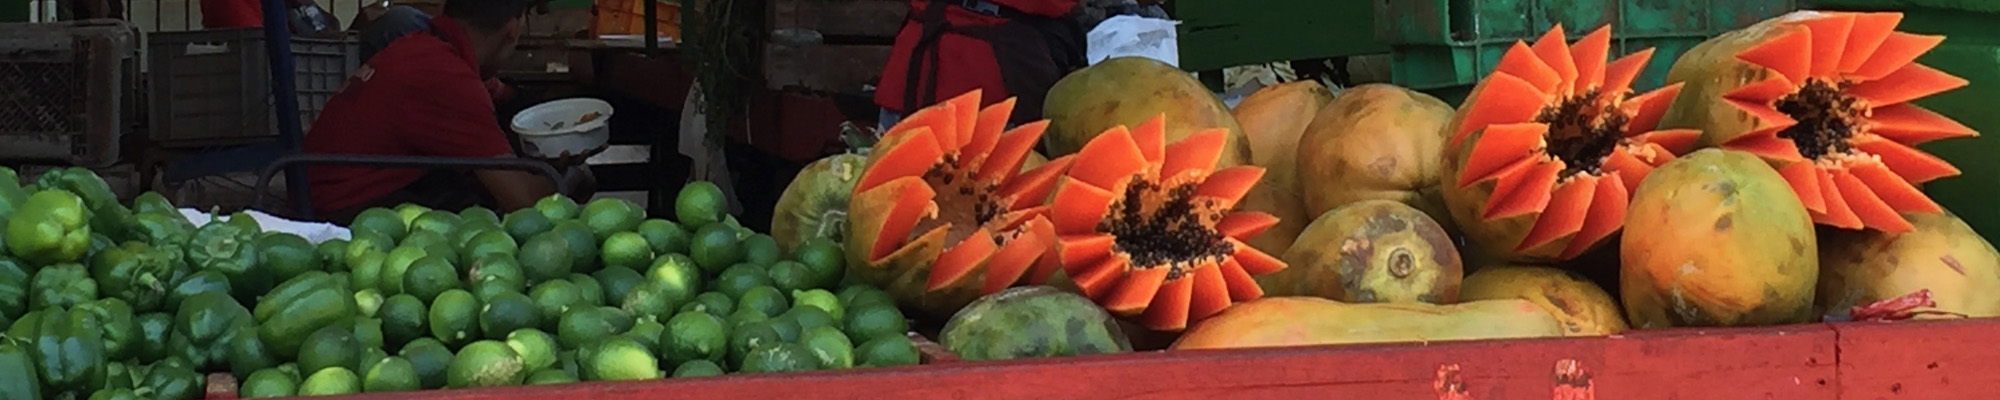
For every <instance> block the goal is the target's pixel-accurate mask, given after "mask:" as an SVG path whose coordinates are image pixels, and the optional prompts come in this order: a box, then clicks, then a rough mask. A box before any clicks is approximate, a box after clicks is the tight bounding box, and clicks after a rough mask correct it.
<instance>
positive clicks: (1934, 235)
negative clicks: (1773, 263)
mask: <svg viewBox="0 0 2000 400" xmlns="http://www.w3.org/2000/svg"><path fill="white" fill-rule="evenodd" d="M1904 218H1906V219H1908V220H1909V221H1910V223H1911V224H1912V226H1913V228H1914V229H1911V230H1910V231H1909V232H1905V233H1887V232H1882V231H1878V230H1846V229H1828V228H1823V229H1821V236H1820V247H1819V252H1820V257H1819V260H1820V270H1819V271H1820V275H1819V294H1818V300H1819V309H1820V313H1821V315H1838V314H1842V313H1845V312H1847V311H1848V310H1849V309H1850V308H1852V307H1855V306H1862V305H1868V304H1871V303H1874V302H1877V301H1882V300H1887V299H1892V298H1897V297H1900V296H1905V295H1909V294H1911V293H1915V292H1917V291H1920V290H1926V289H1928V290H1930V292H1931V300H1932V301H1936V302H1937V305H1936V306H1934V307H1932V308H1933V309H1934V311H1939V312H1940V313H1920V314H1917V315H1916V316H1915V317H1916V318H1919V319H1924V318H1936V317H1944V316H1961V317H1972V318H1985V317H1995V316H2000V253H1996V252H1995V250H1994V248H1993V244H1992V243H1989V242H1987V241H1986V239H1985V238H1983V237H1980V236H1979V233H1977V232H1974V231H1973V230H1972V227H1971V226H1969V225H1966V224H1965V221H1963V220H1960V219H1959V218H1958V216H1956V215H1953V214H1951V213H1950V212H1945V213H1938V214H1907V215H1905V216H1904Z"/></svg>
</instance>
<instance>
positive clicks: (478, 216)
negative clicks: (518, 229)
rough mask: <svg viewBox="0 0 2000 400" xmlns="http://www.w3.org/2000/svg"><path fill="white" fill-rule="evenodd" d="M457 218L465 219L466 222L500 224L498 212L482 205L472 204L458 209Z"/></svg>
mask: <svg viewBox="0 0 2000 400" xmlns="http://www.w3.org/2000/svg"><path fill="white" fill-rule="evenodd" d="M458 219H459V220H460V221H465V223H467V224H491V225H500V214H499V213H495V212H493V209H491V208H486V207H483V206H472V207H471V208H467V209H464V210H459V211H458Z"/></svg>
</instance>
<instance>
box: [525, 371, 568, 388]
mask: <svg viewBox="0 0 2000 400" xmlns="http://www.w3.org/2000/svg"><path fill="white" fill-rule="evenodd" d="M576 382H578V381H577V379H576V375H571V374H570V373H569V371H564V370H560V369H544V370H539V371H535V373H534V374H530V375H528V380H527V381H525V382H521V383H523V384H527V385H561V384H565V383H576Z"/></svg>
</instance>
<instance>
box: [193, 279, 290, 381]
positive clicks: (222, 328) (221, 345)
mask: <svg viewBox="0 0 2000 400" xmlns="http://www.w3.org/2000/svg"><path fill="white" fill-rule="evenodd" d="M255 321H256V320H254V319H252V317H251V315H250V310H248V309H245V308H243V305H242V304H239V303H237V302H236V299H234V298H231V297H230V296H229V294H227V293H221V292H203V293H200V294H196V295H194V296H191V297H188V298H187V299H186V300H184V301H182V302H181V304H180V307H179V308H178V309H176V310H175V311H174V332H173V334H172V335H170V336H169V337H168V339H167V341H168V343H167V348H169V349H170V350H169V352H172V353H173V354H174V356H175V357H179V358H181V359H182V360H183V361H187V362H189V363H191V364H192V365H194V366H198V367H199V366H209V365H219V364H222V363H224V362H226V361H227V360H228V358H229V353H230V349H229V345H230V344H231V343H232V342H233V341H234V340H235V339H236V336H235V335H256V334H257V332H256V329H255V327H254V325H252V324H253V323H254V322H255ZM300 336H304V335H303V334H301V335H300Z"/></svg>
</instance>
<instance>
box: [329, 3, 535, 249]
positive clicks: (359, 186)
mask: <svg viewBox="0 0 2000 400" xmlns="http://www.w3.org/2000/svg"><path fill="white" fill-rule="evenodd" d="M528 5H529V0H450V1H449V2H448V3H446V4H445V10H444V15H441V16H438V17H437V18H434V19H432V20H431V28H430V29H429V30H428V31H424V32H417V33H412V34H409V35H407V36H404V37H402V38H401V39H397V40H396V41H395V42H393V43H391V44H390V45H389V46H388V47H387V48H384V49H382V51H381V52H380V53H377V54H376V55H375V56H374V57H372V58H370V59H369V60H368V61H367V63H366V64H365V65H363V66H362V67H361V68H359V69H358V70H357V71H355V73H354V76H353V77H352V78H349V79H348V82H347V86H346V87H343V88H341V90H340V92H339V93H337V94H334V96H333V98H332V99H330V100H328V101H327V103H326V108H325V109H324V111H322V112H321V113H320V116H319V119H318V120H316V121H315V122H314V123H313V127H312V129H311V130H310V131H309V132H308V133H307V135H306V138H305V151H306V152H308V153H330V154H369V155H406V156H431V157H462V158H480V157H496V158H508V157H514V150H513V146H512V145H510V144H509V143H508V142H507V138H506V135H505V133H504V132H503V131H501V127H500V124H499V121H498V119H497V118H495V117H494V106H493V100H492V97H491V95H490V94H489V93H488V91H487V86H486V84H485V81H486V77H489V76H493V74H494V72H496V70H497V69H498V68H499V66H500V64H501V62H502V61H503V60H506V59H507V58H508V57H510V56H511V55H512V54H513V52H514V45H515V44H516V43H517V42H519V41H520V36H521V32H522V30H523V29H524V28H523V22H522V17H523V16H524V15H525V14H526V12H527V9H528ZM309 180H310V181H311V185H312V204H313V208H314V212H315V213H316V214H318V215H321V216H322V217H324V218H326V219H328V220H330V221H333V222H338V223H346V222H347V221H350V220H352V219H353V217H354V215H356V214H359V213H360V211H362V210H364V209H367V208H370V207H393V206H395V205H397V204H401V203H405V202H408V203H416V204H420V205H424V206H427V207H431V208H437V209H459V208H464V207H470V206H474V205H484V206H489V207H494V208H495V209H496V211H500V212H503V213H504V212H508V211H512V210H517V209H520V208H523V207H528V206H531V205H533V203H534V202H535V201H536V200H538V199H540V198H542V197H546V196H548V195H550V194H552V193H554V189H553V185H551V184H550V183H549V182H548V180H546V179H545V178H542V177H540V176H538V175H534V174H530V173H526V172H520V171H511V170H479V171H473V172H471V173H469V174H468V173H466V172H462V171H452V170H434V171H426V170H422V169H408V168H369V167H315V168H312V169H311V170H310V171H309Z"/></svg>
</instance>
